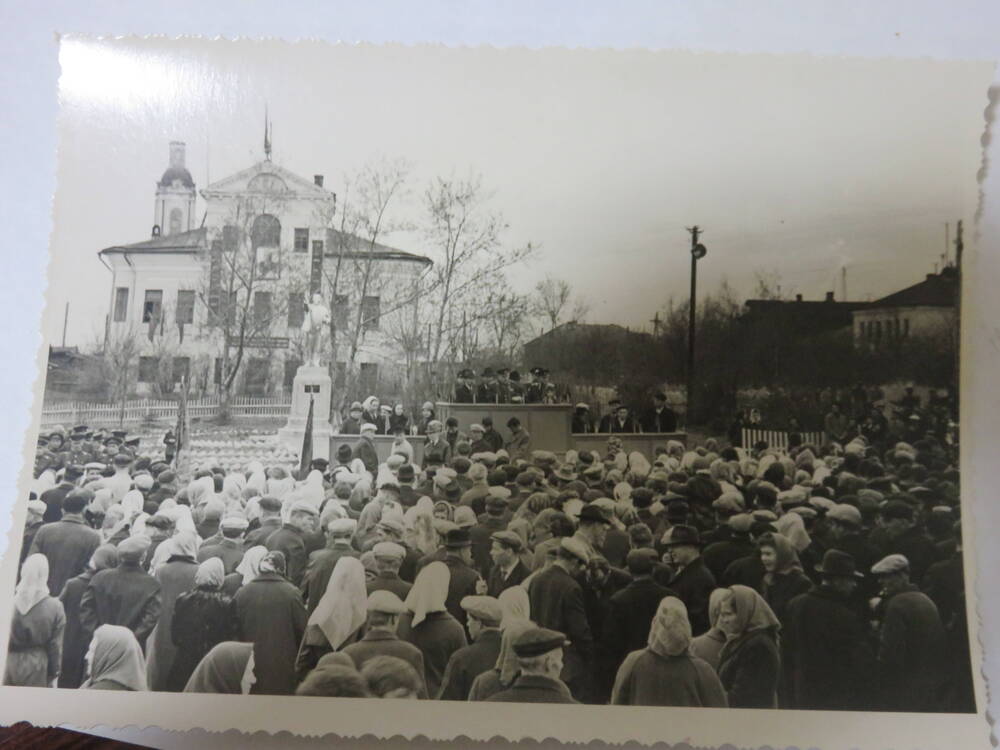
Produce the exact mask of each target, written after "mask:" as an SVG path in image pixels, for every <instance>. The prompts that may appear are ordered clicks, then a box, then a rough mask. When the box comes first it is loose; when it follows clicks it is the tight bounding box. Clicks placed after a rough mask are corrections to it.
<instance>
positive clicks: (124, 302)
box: [113, 286, 128, 323]
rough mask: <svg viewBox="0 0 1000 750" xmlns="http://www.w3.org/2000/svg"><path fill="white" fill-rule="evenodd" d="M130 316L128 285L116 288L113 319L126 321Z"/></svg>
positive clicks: (120, 321)
mask: <svg viewBox="0 0 1000 750" xmlns="http://www.w3.org/2000/svg"><path fill="white" fill-rule="evenodd" d="M127 316H128V287H127V286H120V287H118V288H117V289H115V312H114V317H113V320H114V321H115V323H124V322H125V319H126V317H127Z"/></svg>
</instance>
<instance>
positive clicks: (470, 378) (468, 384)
mask: <svg viewBox="0 0 1000 750" xmlns="http://www.w3.org/2000/svg"><path fill="white" fill-rule="evenodd" d="M453 400H454V402H455V403H456V404H474V403H475V402H476V376H475V374H474V373H473V372H472V370H469V369H465V370H459V373H458V376H457V378H456V380H455V395H454V399H453Z"/></svg>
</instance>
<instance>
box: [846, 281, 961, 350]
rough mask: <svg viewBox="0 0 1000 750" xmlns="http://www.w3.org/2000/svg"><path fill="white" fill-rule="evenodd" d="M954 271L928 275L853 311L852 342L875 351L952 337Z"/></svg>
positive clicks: (955, 288) (956, 285) (954, 296)
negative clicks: (912, 340) (908, 341)
mask: <svg viewBox="0 0 1000 750" xmlns="http://www.w3.org/2000/svg"><path fill="white" fill-rule="evenodd" d="M958 287H959V278H958V272H957V270H956V269H955V268H954V267H953V266H948V267H946V268H944V269H943V270H942V271H941V272H940V273H930V274H927V276H926V277H925V278H924V280H923V281H921V282H919V283H917V284H914V285H912V286H908V287H906V288H905V289H901V290H900V291H898V292H894V293H893V294H890V295H889V296H887V297H883V298H882V299H879V300H876V301H875V302H871V303H869V304H868V305H867V306H866V307H865V308H863V309H860V310H855V311H854V313H853V315H852V318H853V320H852V325H853V330H854V342H855V344H856V345H858V346H864V347H870V348H873V349H878V348H880V347H882V346H887V345H891V344H893V343H897V342H901V341H905V340H906V339H909V338H911V337H917V338H924V339H932V338H934V337H937V336H950V335H953V334H955V333H956V332H955V309H956V302H957V295H958V293H959V288H958Z"/></svg>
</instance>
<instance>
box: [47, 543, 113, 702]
mask: <svg viewBox="0 0 1000 750" xmlns="http://www.w3.org/2000/svg"><path fill="white" fill-rule="evenodd" d="M115 567H118V550H117V549H116V548H115V547H112V546H111V545H110V544H105V545H102V546H100V547H98V548H97V549H96V550H94V554H93V555H91V556H90V562H88V563H87V569H86V570H84V571H83V572H82V573H81V574H80V575H78V576H76V577H75V578H70V579H69V580H68V581H66V585H65V586H63V590H62V593H61V594H59V601H61V602H62V603H63V609H64V610H65V611H66V630H65V632H64V634H63V653H62V671H61V672H60V673H59V687H61V688H78V687H80V683H81V682H83V675H84V657H85V656H86V655H87V646H88V645H89V644H90V638H91V636H92V635H93V634H92V633H91V632H90V630H89V629H87V628H85V627H84V626H83V623H81V622H80V600H81V599H82V598H83V592H84V591H86V590H87V586H89V585H90V579H91V578H93V577H94V575H95V574H97V573H98V572H99V571H102V570H106V569H108V568H115Z"/></svg>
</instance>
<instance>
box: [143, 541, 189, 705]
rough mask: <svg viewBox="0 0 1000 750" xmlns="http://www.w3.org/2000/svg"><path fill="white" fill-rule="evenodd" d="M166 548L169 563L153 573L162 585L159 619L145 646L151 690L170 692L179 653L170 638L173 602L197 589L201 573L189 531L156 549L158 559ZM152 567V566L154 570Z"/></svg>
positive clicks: (165, 563)
mask: <svg viewBox="0 0 1000 750" xmlns="http://www.w3.org/2000/svg"><path fill="white" fill-rule="evenodd" d="M167 545H170V547H169V549H168V550H167V552H166V554H168V557H167V559H166V561H165V562H163V563H162V564H160V565H159V566H158V567H156V569H155V572H153V577H154V578H155V579H156V580H157V581H158V582H159V584H160V619H159V620H158V621H157V623H156V627H154V628H153V632H152V633H151V634H150V636H149V641H148V642H147V644H146V656H147V659H148V663H147V669H148V677H149V689H150V690H166V689H167V675H169V674H170V668H171V666H172V665H173V662H174V655H175V653H176V649H175V647H174V641H173V639H172V638H171V637H170V623H171V620H172V619H173V616H174V603H175V602H176V601H177V598H178V597H179V596H180V595H181V594H184V593H187V592H188V591H190V590H191V589H192V588H194V580H195V576H196V575H197V573H198V561H197V559H196V556H197V554H198V542H197V536H195V535H194V534H192V533H191V532H190V531H182V532H180V533H178V534H175V535H174V536H172V537H171V538H170V539H168V540H167V541H165V542H163V543H162V544H161V545H160V546H159V547H157V548H156V553H154V555H153V557H154V558H155V557H157V555H158V553H159V551H160V549H161V548H162V547H166V546H167ZM152 567H153V566H152V565H150V568H151V569H152ZM182 687H183V686H182Z"/></svg>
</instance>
